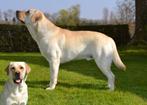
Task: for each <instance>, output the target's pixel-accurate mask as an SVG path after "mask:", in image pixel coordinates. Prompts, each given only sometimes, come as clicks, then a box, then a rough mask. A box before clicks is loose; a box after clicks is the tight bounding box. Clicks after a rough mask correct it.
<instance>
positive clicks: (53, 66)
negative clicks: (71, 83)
mask: <svg viewBox="0 0 147 105" xmlns="http://www.w3.org/2000/svg"><path fill="white" fill-rule="evenodd" d="M49 65H50V84H49V87H47V88H46V89H47V90H53V89H55V86H56V84H57V79H58V71H59V65H60V59H51V60H50V62H49Z"/></svg>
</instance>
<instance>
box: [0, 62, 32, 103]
mask: <svg viewBox="0 0 147 105" xmlns="http://www.w3.org/2000/svg"><path fill="white" fill-rule="evenodd" d="M6 72H7V74H8V76H9V79H8V81H7V82H6V84H5V86H4V91H3V92H2V93H1V94H0V105H27V101H28V89H27V85H26V83H25V81H26V78H27V74H28V73H29V72H30V67H29V66H28V65H27V64H26V63H25V62H10V64H9V65H8V67H7V68H6ZM16 73H17V74H18V75H19V77H18V75H17V76H16Z"/></svg>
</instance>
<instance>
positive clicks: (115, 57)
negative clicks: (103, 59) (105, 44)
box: [113, 42, 126, 70]
mask: <svg viewBox="0 0 147 105" xmlns="http://www.w3.org/2000/svg"><path fill="white" fill-rule="evenodd" d="M113 62H114V64H115V65H116V67H118V68H119V69H122V70H126V66H125V65H124V64H123V62H122V61H121V59H120V56H119V54H118V51H117V48H116V45H115V43H114V42H113Z"/></svg>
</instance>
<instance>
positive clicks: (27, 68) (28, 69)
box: [25, 63, 31, 74]
mask: <svg viewBox="0 0 147 105" xmlns="http://www.w3.org/2000/svg"><path fill="white" fill-rule="evenodd" d="M25 67H26V73H27V74H29V73H30V71H31V68H30V66H29V65H28V64H26V63H25Z"/></svg>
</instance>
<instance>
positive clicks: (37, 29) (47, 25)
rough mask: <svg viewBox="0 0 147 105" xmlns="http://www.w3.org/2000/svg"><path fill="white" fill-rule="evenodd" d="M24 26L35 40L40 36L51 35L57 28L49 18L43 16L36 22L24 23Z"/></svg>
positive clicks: (40, 37)
mask: <svg viewBox="0 0 147 105" xmlns="http://www.w3.org/2000/svg"><path fill="white" fill-rule="evenodd" d="M26 26H27V28H28V30H29V32H30V34H31V36H32V37H33V39H34V40H35V41H37V42H38V41H39V40H40V39H42V38H45V37H49V36H52V35H53V34H52V33H54V32H55V31H57V29H58V27H57V26H56V25H54V24H53V23H52V22H51V21H50V20H48V19H47V18H46V17H45V16H43V17H42V19H41V20H40V21H38V22H37V23H33V24H32V25H31V24H26ZM41 35H44V36H41Z"/></svg>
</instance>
